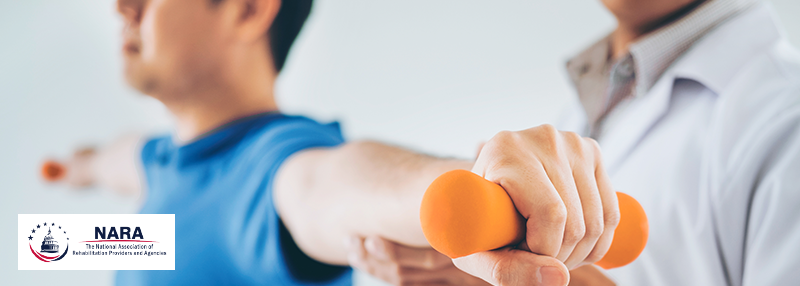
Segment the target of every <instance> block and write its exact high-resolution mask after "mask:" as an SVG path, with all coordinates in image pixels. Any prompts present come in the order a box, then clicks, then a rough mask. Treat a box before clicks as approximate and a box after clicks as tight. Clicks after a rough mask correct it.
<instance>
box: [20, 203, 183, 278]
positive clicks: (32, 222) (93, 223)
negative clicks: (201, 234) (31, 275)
mask: <svg viewBox="0 0 800 286" xmlns="http://www.w3.org/2000/svg"><path fill="white" fill-rule="evenodd" d="M18 217H19V220H18V223H17V229H18V235H17V239H18V242H17V255H18V256H17V260H18V263H19V264H18V269H24V270H98V269H100V270H175V215H174V214H22V215H18ZM44 222H48V223H54V224H55V226H52V227H51V226H44V227H42V228H39V229H36V234H31V228H32V227H36V226H37V225H39V224H42V223H44ZM59 226H60V227H63V228H61V229H57V227H59ZM123 226H127V227H130V229H131V231H130V235H131V236H132V235H133V234H134V231H135V227H139V230H141V234H142V238H139V240H145V241H156V242H136V243H134V242H103V243H97V242H93V243H81V242H82V241H93V240H98V239H104V238H102V237H98V238H95V229H94V228H95V227H100V228H104V229H105V235H106V237H105V238H108V235H109V234H110V232H111V227H115V228H116V231H117V234H118V235H119V234H120V227H123ZM45 227H49V228H50V230H54V231H55V232H57V233H54V234H53V236H54V238H55V240H56V241H58V244H59V247H60V250H61V251H62V252H59V253H58V255H61V253H63V251H65V250H66V251H68V252H69V253H67V255H66V256H64V258H62V259H61V260H58V261H51V262H42V261H40V260H39V259H37V258H36V257H35V256H34V255H33V253H31V249H30V247H31V246H33V250H37V251H38V250H39V247H41V243H42V239H43V238H44V235H43V234H41V233H40V232H41V231H46V230H47V228H45ZM61 231H64V232H65V233H64V234H62V233H60V232H61ZM28 235H33V236H34V239H33V240H32V241H31V240H29V239H28V238H27V236H28ZM66 238H69V240H67V239H66ZM118 239H132V238H123V237H119V238H118ZM29 244H30V246H29ZM86 244H91V245H97V244H105V245H117V244H122V245H126V246H129V245H134V244H139V245H151V244H152V245H153V248H152V249H119V248H117V249H89V248H87V247H86ZM67 245H69V248H68V249H67ZM75 251H80V252H83V251H101V252H110V251H114V252H141V251H151V252H166V255H151V256H146V255H75V254H74V252H75ZM53 255H55V254H53Z"/></svg>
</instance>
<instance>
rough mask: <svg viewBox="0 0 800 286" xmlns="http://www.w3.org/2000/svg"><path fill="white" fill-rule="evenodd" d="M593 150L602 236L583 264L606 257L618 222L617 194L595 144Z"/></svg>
mask: <svg viewBox="0 0 800 286" xmlns="http://www.w3.org/2000/svg"><path fill="white" fill-rule="evenodd" d="M594 148H595V149H596V150H597V151H596V152H595V154H596V157H595V166H596V167H595V180H596V181H597V186H598V188H599V194H600V200H601V201H602V204H603V234H601V235H600V238H599V239H598V240H597V243H596V244H595V247H594V249H593V250H592V252H591V253H589V256H587V257H586V260H585V263H595V262H597V261H599V260H600V259H602V258H603V256H605V255H606V253H607V252H608V249H609V248H611V242H612V241H613V240H614V230H616V229H617V226H618V225H619V220H620V212H619V201H618V200H617V192H616V191H615V190H614V187H613V186H612V185H611V179H610V178H609V177H608V174H606V171H605V168H603V164H602V158H601V156H600V151H599V150H600V147H599V146H597V144H596V143H595V144H594Z"/></svg>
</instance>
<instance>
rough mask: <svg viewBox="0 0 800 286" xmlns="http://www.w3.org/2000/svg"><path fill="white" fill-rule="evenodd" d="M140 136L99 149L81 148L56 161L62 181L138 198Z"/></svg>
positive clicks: (130, 136) (129, 137)
mask: <svg viewBox="0 0 800 286" xmlns="http://www.w3.org/2000/svg"><path fill="white" fill-rule="evenodd" d="M142 141H143V136H142V135H140V134H129V135H125V136H122V137H120V138H117V139H116V140H114V141H113V142H111V143H110V144H108V145H106V146H103V147H100V148H94V147H93V148H83V149H79V150H77V151H76V152H75V153H74V154H73V155H72V157H70V158H68V159H66V160H58V161H56V162H57V163H59V164H61V165H63V166H64V169H65V170H64V171H65V172H66V174H65V176H64V179H63V180H62V181H59V182H63V183H65V184H67V185H69V186H70V187H73V188H87V187H100V188H102V189H104V190H109V191H113V192H115V193H118V194H122V195H131V196H136V197H138V196H140V195H141V194H142V192H143V190H144V189H143V188H142V176H140V175H139V173H140V171H139V165H138V159H139V156H138V155H139V154H140V153H139V151H140V150H141V144H142Z"/></svg>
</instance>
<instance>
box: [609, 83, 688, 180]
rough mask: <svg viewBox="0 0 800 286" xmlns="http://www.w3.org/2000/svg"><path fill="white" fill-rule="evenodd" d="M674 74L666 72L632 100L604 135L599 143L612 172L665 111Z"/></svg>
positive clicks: (667, 106)
mask: <svg viewBox="0 0 800 286" xmlns="http://www.w3.org/2000/svg"><path fill="white" fill-rule="evenodd" d="M674 81H675V78H674V76H673V75H672V74H671V73H669V72H667V73H665V74H664V75H663V76H662V77H661V78H660V79H659V80H658V81H657V82H656V84H655V85H653V87H652V88H651V89H650V91H649V92H648V93H647V94H645V95H644V96H641V97H637V98H635V99H633V101H632V102H631V103H630V105H629V106H628V107H627V108H626V109H625V110H624V114H621V118H620V120H619V121H618V124H617V125H616V126H614V127H612V128H610V129H609V130H608V131H607V133H606V134H604V135H603V136H601V138H600V140H599V142H598V143H600V146H601V147H602V149H603V163H604V164H605V166H606V168H607V170H608V172H609V173H612V174H613V172H614V171H616V170H617V168H619V166H620V164H621V163H622V162H623V161H624V159H625V158H626V157H627V156H628V154H630V152H631V151H632V150H633V149H634V148H635V147H636V145H638V143H639V142H640V141H641V140H642V138H643V137H644V136H645V135H647V133H648V132H649V131H650V129H651V128H652V127H653V126H654V125H655V124H656V123H658V121H659V120H660V119H661V118H662V117H663V116H664V114H666V112H667V109H668V108H669V102H670V94H671V93H672V85H673V83H674Z"/></svg>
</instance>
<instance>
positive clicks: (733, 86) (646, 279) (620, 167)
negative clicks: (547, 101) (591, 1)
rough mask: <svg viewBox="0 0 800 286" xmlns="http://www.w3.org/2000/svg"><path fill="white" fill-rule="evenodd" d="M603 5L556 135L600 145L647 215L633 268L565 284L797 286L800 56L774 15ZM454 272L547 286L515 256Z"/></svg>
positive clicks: (590, 273) (574, 275)
mask: <svg viewBox="0 0 800 286" xmlns="http://www.w3.org/2000/svg"><path fill="white" fill-rule="evenodd" d="M603 4H604V5H605V6H606V7H607V8H608V9H609V10H610V11H611V12H612V14H614V16H615V17H616V18H617V21H618V26H617V28H616V29H615V30H614V31H613V32H612V33H611V34H609V35H607V36H606V37H603V38H602V39H600V40H599V41H597V42H596V43H595V44H593V45H591V46H590V47H588V48H587V49H586V50H585V51H583V52H581V53H580V54H579V55H577V56H576V57H574V58H573V59H571V60H569V62H568V63H567V70H568V73H569V76H570V78H571V80H572V82H573V84H574V86H575V88H576V90H577V92H578V98H579V102H580V104H577V103H576V104H575V106H574V107H573V108H571V109H570V110H569V111H568V112H567V114H566V116H565V118H564V120H563V123H564V124H562V126H559V127H561V128H560V129H566V130H572V131H575V132H578V133H580V134H582V135H584V136H592V137H594V138H595V139H597V140H598V141H599V143H600V145H601V147H602V149H603V157H604V160H605V164H606V167H607V168H608V171H609V175H610V176H611V180H612V185H613V186H614V188H615V189H616V190H618V191H622V192H626V193H628V194H630V195H632V196H633V197H635V198H636V199H637V200H638V201H639V202H640V203H641V204H642V205H643V206H644V208H645V211H646V212H647V215H648V219H649V222H650V240H649V242H648V244H647V247H646V248H645V249H644V252H643V253H642V255H641V256H640V257H639V258H638V259H637V260H636V261H634V262H633V263H632V264H630V265H628V266H626V267H622V268H618V269H614V270H611V271H609V272H602V271H601V270H599V269H598V268H596V267H594V266H591V265H589V266H584V267H580V268H577V269H574V270H572V271H571V275H570V276H571V279H570V285H614V284H615V283H617V284H618V285H737V286H738V285H744V286H750V285H797V283H798V281H800V53H798V51H797V50H796V49H795V48H794V47H792V46H791V45H790V44H789V43H788V41H787V39H786V37H785V35H784V34H783V32H782V28H781V27H780V25H779V24H778V22H777V19H776V17H775V15H774V11H773V10H772V8H771V6H770V5H769V4H767V3H763V2H761V1H757V0H707V1H703V0H679V1H674V0H603ZM518 208H519V206H518ZM523 211H524V210H523ZM373 244H375V245H381V247H379V249H383V248H387V249H388V251H389V252H392V253H398V254H406V255H405V257H404V256H403V255H398V257H397V258H396V260H397V261H404V260H408V259H413V258H414V257H423V256H421V254H420V252H422V251H423V250H420V249H413V248H408V247H404V246H401V245H397V244H393V243H390V242H387V241H384V240H377V243H373ZM372 248H373V249H374V248H376V247H372ZM359 252H361V253H367V254H369V253H370V251H359ZM373 252H374V251H373ZM384 252H385V251H384ZM407 253H410V254H407ZM373 257H375V258H373ZM428 257H435V256H433V255H432V254H428ZM379 261H380V259H378V258H377V257H376V255H367V257H366V258H364V259H363V262H362V264H369V266H368V267H361V269H368V270H370V271H369V272H371V273H373V274H380V273H386V272H387V269H386V268H387V267H386V266H383V265H390V266H394V265H393V264H386V263H385V262H384V263H383V264H381V263H378V262H379ZM455 264H456V266H458V267H459V268H461V269H462V270H465V271H466V272H468V273H471V274H473V275H476V276H478V277H481V278H483V279H485V280H486V281H489V282H491V283H492V284H495V285H498V284H500V285H542V284H544V283H542V284H540V283H538V282H541V281H529V280H525V279H526V278H530V276H526V275H525V274H526V273H527V272H529V271H527V269H532V267H535V266H536V265H535V263H533V264H534V265H531V264H532V263H530V260H527V259H526V256H524V255H522V254H520V253H516V255H510V254H509V253H503V252H498V251H489V252H483V253H478V254H475V255H472V256H468V257H465V258H459V259H456V260H455ZM389 270H391V269H389ZM395 273H396V272H395ZM409 273H412V274H410V275H421V274H420V273H419V271H416V272H409ZM396 275H398V276H403V273H400V274H396ZM430 275H433V274H432V273H431V274H430ZM533 278H535V277H533Z"/></svg>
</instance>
